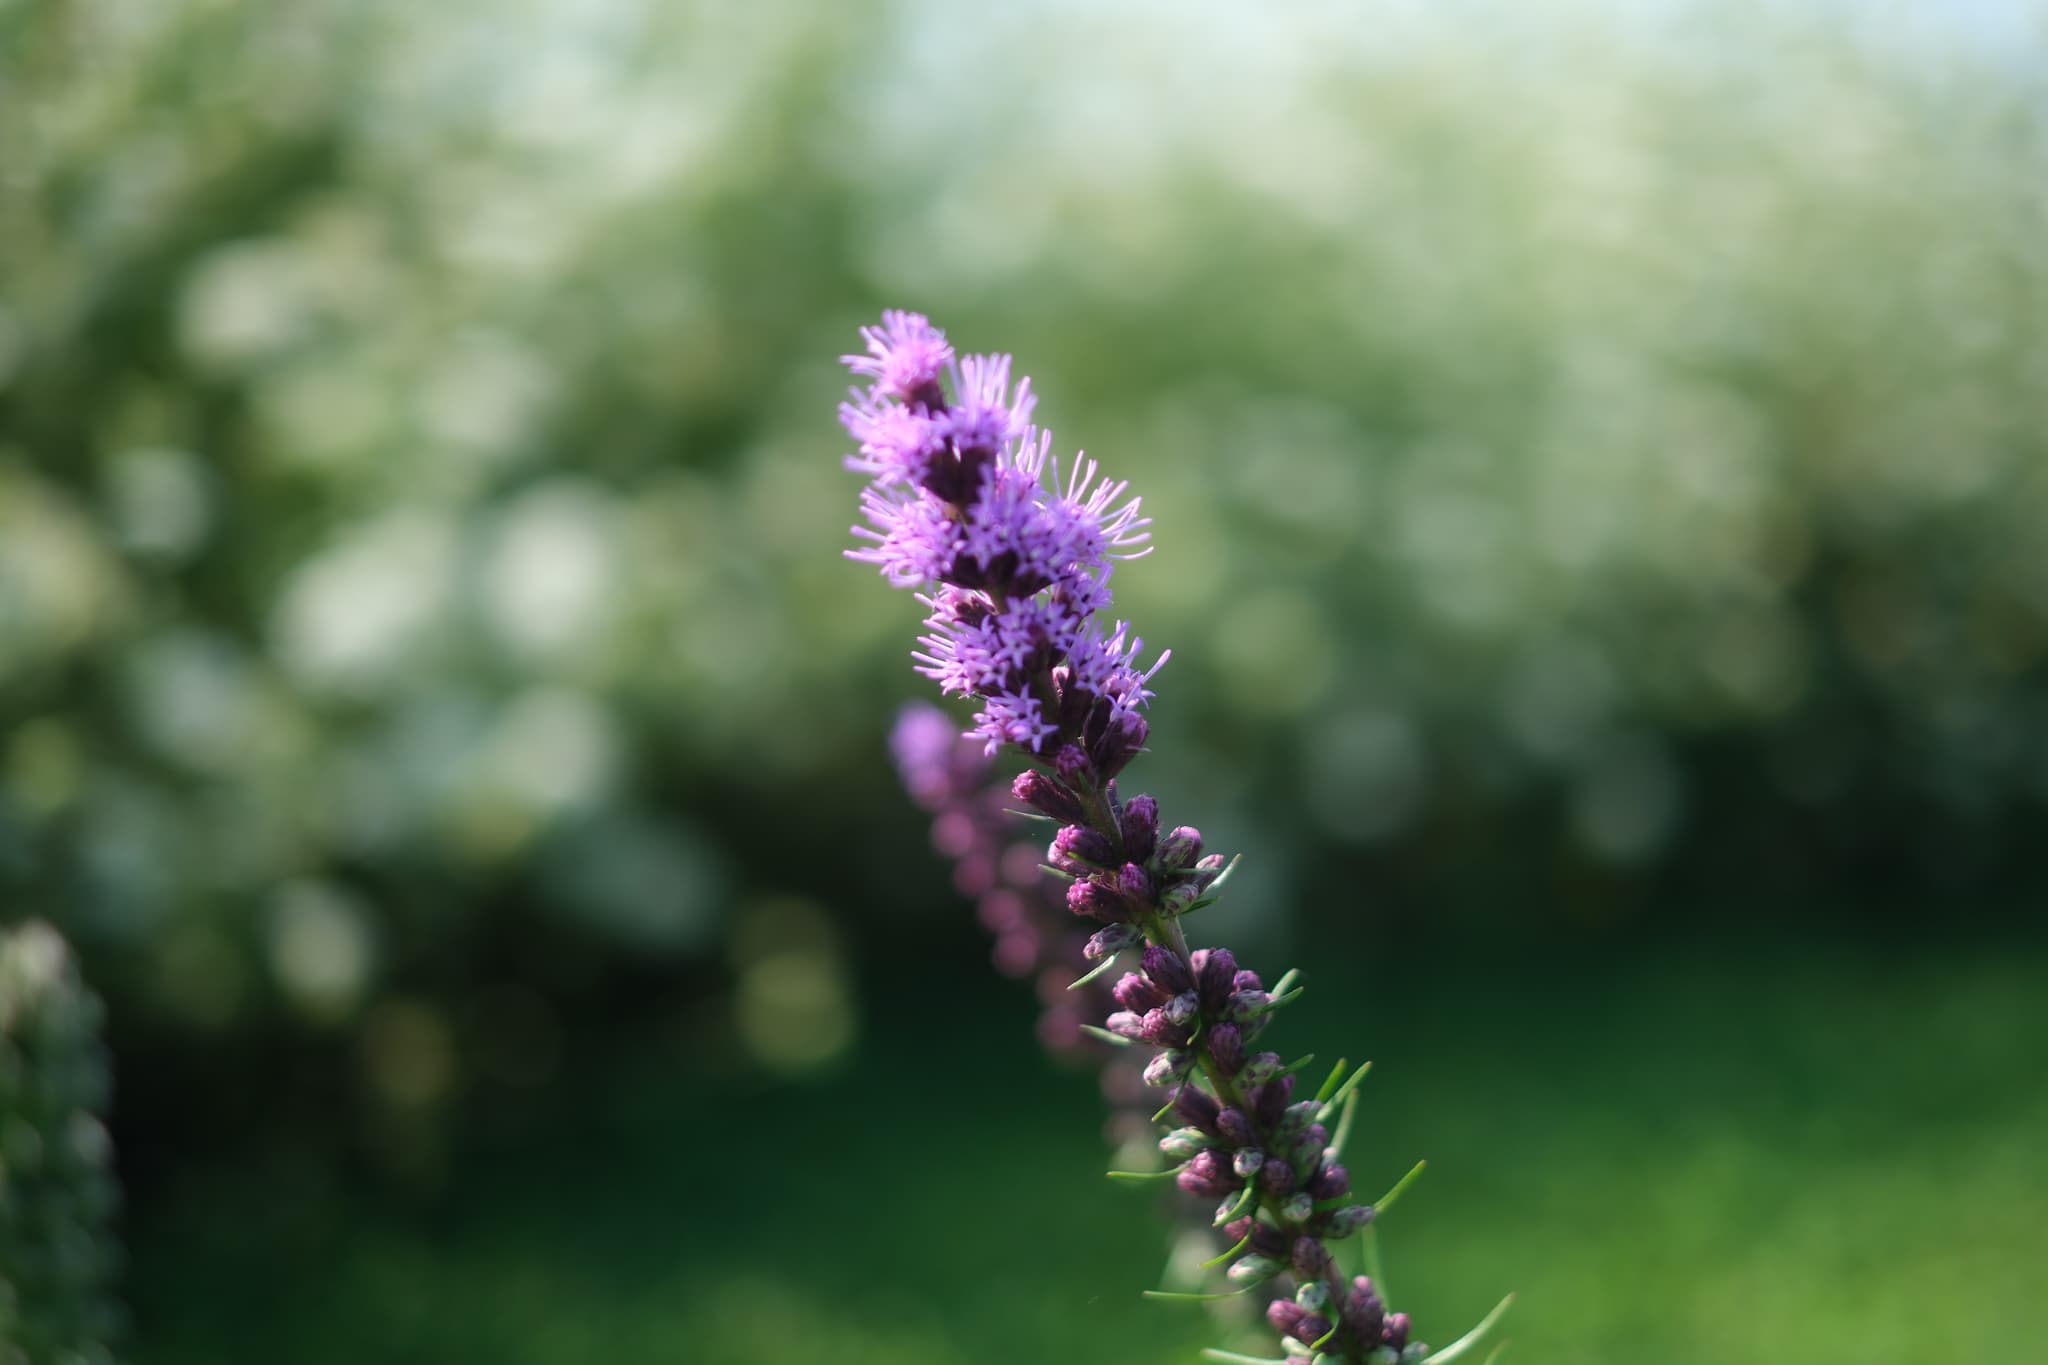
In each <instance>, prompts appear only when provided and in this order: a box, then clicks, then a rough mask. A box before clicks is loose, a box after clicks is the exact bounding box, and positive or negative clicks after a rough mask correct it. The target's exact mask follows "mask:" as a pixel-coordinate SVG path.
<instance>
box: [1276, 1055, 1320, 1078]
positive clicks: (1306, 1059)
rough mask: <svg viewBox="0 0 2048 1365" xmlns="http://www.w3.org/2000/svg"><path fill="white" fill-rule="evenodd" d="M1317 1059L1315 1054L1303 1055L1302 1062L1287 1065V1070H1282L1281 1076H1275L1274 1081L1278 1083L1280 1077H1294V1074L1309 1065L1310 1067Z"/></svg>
mask: <svg viewBox="0 0 2048 1365" xmlns="http://www.w3.org/2000/svg"><path fill="white" fill-rule="evenodd" d="M1315 1059H1316V1054H1315V1053H1313V1052H1307V1053H1303V1054H1302V1056H1301V1058H1300V1060H1298V1061H1295V1062H1291V1063H1289V1064H1288V1065H1287V1066H1286V1067H1285V1068H1284V1069H1283V1070H1282V1071H1281V1072H1280V1075H1279V1076H1275V1077H1274V1078H1273V1079H1274V1080H1276V1081H1277V1080H1279V1079H1280V1076H1292V1075H1293V1074H1294V1073H1295V1072H1297V1071H1299V1070H1301V1069H1302V1068H1303V1067H1305V1066H1307V1065H1308V1064H1309V1063H1310V1062H1313V1061H1314V1060H1315Z"/></svg>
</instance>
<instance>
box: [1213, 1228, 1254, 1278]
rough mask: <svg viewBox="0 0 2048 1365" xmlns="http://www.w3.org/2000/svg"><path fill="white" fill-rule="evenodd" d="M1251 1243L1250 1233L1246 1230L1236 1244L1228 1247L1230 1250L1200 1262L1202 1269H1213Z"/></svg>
mask: <svg viewBox="0 0 2048 1365" xmlns="http://www.w3.org/2000/svg"><path fill="white" fill-rule="evenodd" d="M1251 1244H1252V1234H1251V1233H1249V1232H1247V1233H1246V1234H1245V1235H1244V1236H1242V1237H1240V1238H1238V1241H1237V1245H1236V1246H1234V1247H1232V1248H1230V1250H1228V1251H1226V1252H1223V1253H1222V1254H1220V1255H1217V1256H1211V1257H1210V1258H1209V1259H1208V1260H1206V1261H1204V1262H1202V1269H1204V1270H1214V1269H1215V1268H1216V1267H1217V1266H1219V1265H1222V1264H1223V1263H1224V1262H1225V1261H1227V1260H1229V1259H1230V1258H1231V1257H1233V1256H1235V1255H1237V1253H1238V1252H1240V1251H1243V1250H1244V1249H1245V1248H1246V1247H1248V1246H1250V1245H1251Z"/></svg>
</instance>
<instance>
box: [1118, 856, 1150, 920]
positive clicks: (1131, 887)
mask: <svg viewBox="0 0 2048 1365" xmlns="http://www.w3.org/2000/svg"><path fill="white" fill-rule="evenodd" d="M1116 889H1117V890H1118V891H1121V892H1122V893H1123V896H1124V899H1125V900H1127V901H1129V902H1130V903H1131V908H1132V910H1133V912H1134V913H1141V914H1142V913H1143V912H1144V911H1146V910H1149V909H1151V908H1152V900H1153V897H1154V896H1156V895H1157V894H1158V888H1157V887H1155V886H1153V884H1152V874H1151V873H1150V872H1147V871H1146V870H1145V869H1144V868H1142V867H1139V866H1138V865H1137V864H1136V863H1125V864H1124V868H1123V871H1121V872H1119V873H1117V874H1116Z"/></svg>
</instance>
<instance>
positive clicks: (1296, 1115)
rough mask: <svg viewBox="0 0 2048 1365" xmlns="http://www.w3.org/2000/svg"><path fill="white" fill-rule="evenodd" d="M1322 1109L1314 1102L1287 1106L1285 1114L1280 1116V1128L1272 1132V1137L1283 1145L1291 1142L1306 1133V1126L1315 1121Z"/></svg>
mask: <svg viewBox="0 0 2048 1365" xmlns="http://www.w3.org/2000/svg"><path fill="white" fill-rule="evenodd" d="M1322 1108H1323V1107H1322V1106H1321V1105H1320V1104H1317V1103H1316V1102H1315V1101H1314V1100H1303V1101H1302V1102H1301V1103H1300V1104H1290V1105H1288V1106H1287V1112H1286V1113H1284V1114H1282V1115H1281V1116H1280V1126H1279V1127H1278V1128H1275V1129H1274V1130H1273V1136H1274V1137H1276V1138H1278V1139H1279V1140H1280V1142H1281V1143H1283V1144H1285V1143H1290V1142H1293V1141H1294V1140H1295V1139H1296V1138H1298V1137H1300V1136H1301V1135H1302V1134H1303V1133H1305V1132H1307V1131H1308V1126H1309V1125H1310V1124H1311V1123H1314V1122H1315V1121H1316V1115H1317V1114H1319V1113H1321V1112H1322Z"/></svg>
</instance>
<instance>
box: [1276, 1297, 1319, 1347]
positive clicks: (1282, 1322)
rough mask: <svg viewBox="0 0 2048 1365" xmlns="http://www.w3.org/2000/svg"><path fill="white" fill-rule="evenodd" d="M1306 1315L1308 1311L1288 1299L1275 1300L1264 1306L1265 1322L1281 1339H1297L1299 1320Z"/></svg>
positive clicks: (1299, 1333)
mask: <svg viewBox="0 0 2048 1365" xmlns="http://www.w3.org/2000/svg"><path fill="white" fill-rule="evenodd" d="M1308 1315H1309V1310H1308V1309H1306V1308H1304V1307H1302V1306H1301V1305H1300V1304H1298V1303H1295V1302H1292V1301H1290V1300H1288V1299H1275V1300H1273V1301H1272V1302H1271V1303H1269V1304H1267V1305H1266V1321H1267V1322H1270V1323H1272V1324H1273V1330H1274V1331H1276V1332H1278V1333H1279V1334H1280V1335H1281V1336H1283V1337H1299V1336H1300V1335H1301V1332H1300V1330H1299V1325H1300V1323H1301V1320H1302V1319H1303V1318H1305V1317H1307V1316H1308ZM1313 1339H1314V1338H1311V1340H1313Z"/></svg>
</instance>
